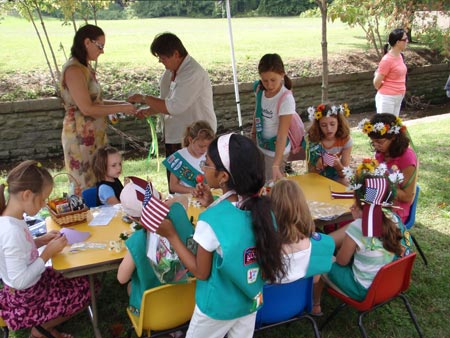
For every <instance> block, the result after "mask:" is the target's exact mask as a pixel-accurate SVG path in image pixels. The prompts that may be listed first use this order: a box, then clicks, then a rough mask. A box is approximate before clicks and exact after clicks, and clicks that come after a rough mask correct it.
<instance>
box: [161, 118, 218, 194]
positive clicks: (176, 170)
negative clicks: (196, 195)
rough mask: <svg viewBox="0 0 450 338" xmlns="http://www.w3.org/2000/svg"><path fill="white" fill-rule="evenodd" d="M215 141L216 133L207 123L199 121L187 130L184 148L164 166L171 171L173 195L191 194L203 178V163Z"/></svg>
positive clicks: (164, 162) (166, 160) (170, 185)
mask: <svg viewBox="0 0 450 338" xmlns="http://www.w3.org/2000/svg"><path fill="white" fill-rule="evenodd" d="M213 139H214V131H213V129H212V128H211V126H210V125H209V123H208V122H206V121H197V122H194V123H192V124H191V125H190V126H189V127H187V128H186V132H185V134H184V140H183V146H184V148H182V149H180V150H178V151H177V152H175V153H173V154H172V155H170V156H168V157H167V158H166V159H165V160H164V161H163V164H164V166H165V167H166V168H167V170H169V171H170V179H169V189H170V192H171V193H178V194H190V193H192V192H193V191H194V190H195V186H196V184H197V180H202V179H200V178H199V177H200V176H203V174H204V173H203V170H202V168H201V163H202V162H204V161H205V154H206V151H207V150H208V146H209V144H210V143H211V141H212V140H213Z"/></svg>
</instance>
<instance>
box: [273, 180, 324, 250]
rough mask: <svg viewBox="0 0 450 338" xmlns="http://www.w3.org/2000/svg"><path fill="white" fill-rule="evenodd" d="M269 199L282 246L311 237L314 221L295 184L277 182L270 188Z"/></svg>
mask: <svg viewBox="0 0 450 338" xmlns="http://www.w3.org/2000/svg"><path fill="white" fill-rule="evenodd" d="M270 198H271V201H272V210H273V213H274V214H275V219H276V221H277V225H278V231H279V233H280V235H281V241H282V242H283V243H284V244H290V243H296V242H298V241H299V240H301V239H304V238H309V237H310V236H311V233H312V232H314V231H315V225H314V220H313V218H312V216H311V212H310V211H309V207H308V204H307V203H306V198H305V195H304V194H303V191H302V189H301V188H300V186H299V185H298V184H297V183H295V182H294V181H291V180H287V179H282V180H280V181H278V182H277V183H276V184H275V185H274V186H273V187H272V190H271V192H270Z"/></svg>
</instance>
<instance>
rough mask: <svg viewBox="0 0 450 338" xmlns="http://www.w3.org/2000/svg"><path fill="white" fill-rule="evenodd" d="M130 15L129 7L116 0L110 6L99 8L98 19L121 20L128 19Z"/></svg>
mask: <svg viewBox="0 0 450 338" xmlns="http://www.w3.org/2000/svg"><path fill="white" fill-rule="evenodd" d="M128 16H129V13H128V11H127V9H126V8H124V7H122V6H121V5H119V4H117V3H115V2H111V3H110V4H109V7H108V8H105V9H99V11H98V13H97V19H98V20H121V19H127V18H128Z"/></svg>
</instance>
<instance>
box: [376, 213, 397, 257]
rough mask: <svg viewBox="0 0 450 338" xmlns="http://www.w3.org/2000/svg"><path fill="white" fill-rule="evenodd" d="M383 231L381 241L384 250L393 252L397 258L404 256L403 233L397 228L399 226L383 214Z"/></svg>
mask: <svg viewBox="0 0 450 338" xmlns="http://www.w3.org/2000/svg"><path fill="white" fill-rule="evenodd" d="M382 222H383V230H382V233H381V241H382V242H383V248H385V249H386V250H387V251H389V252H393V253H394V254H396V255H397V256H401V254H402V245H401V242H400V241H401V239H402V232H401V231H400V229H399V228H398V227H397V224H396V223H395V222H394V221H393V220H392V219H391V218H389V217H388V216H386V215H385V213H384V212H383V220H382Z"/></svg>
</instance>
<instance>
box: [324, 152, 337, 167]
mask: <svg viewBox="0 0 450 338" xmlns="http://www.w3.org/2000/svg"><path fill="white" fill-rule="evenodd" d="M335 159H336V156H335V155H333V154H330V153H327V152H326V151H325V152H324V153H323V154H322V162H323V164H324V165H325V164H326V165H327V166H329V167H332V166H334V160H335Z"/></svg>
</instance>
